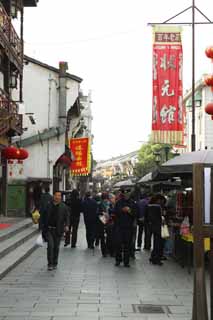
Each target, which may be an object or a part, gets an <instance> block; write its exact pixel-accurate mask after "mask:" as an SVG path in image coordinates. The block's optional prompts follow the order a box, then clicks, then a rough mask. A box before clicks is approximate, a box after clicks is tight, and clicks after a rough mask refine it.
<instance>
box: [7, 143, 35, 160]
mask: <svg viewBox="0 0 213 320" xmlns="http://www.w3.org/2000/svg"><path fill="white" fill-rule="evenodd" d="M2 157H3V158H5V159H19V160H25V159H27V158H28V157H29V153H28V151H27V150H25V149H22V148H20V149H17V148H16V147H13V146H9V147H6V148H5V149H3V150H2Z"/></svg>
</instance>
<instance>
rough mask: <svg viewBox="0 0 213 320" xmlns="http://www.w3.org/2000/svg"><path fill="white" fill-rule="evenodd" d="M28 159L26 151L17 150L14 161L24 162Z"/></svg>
mask: <svg viewBox="0 0 213 320" xmlns="http://www.w3.org/2000/svg"><path fill="white" fill-rule="evenodd" d="M28 157H29V153H28V151H27V150H26V149H22V148H20V149H17V152H16V159H19V160H25V159H27V158H28Z"/></svg>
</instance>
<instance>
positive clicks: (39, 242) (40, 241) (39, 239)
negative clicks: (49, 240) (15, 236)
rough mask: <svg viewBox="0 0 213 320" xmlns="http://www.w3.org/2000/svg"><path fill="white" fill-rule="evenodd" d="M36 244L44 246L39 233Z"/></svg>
mask: <svg viewBox="0 0 213 320" xmlns="http://www.w3.org/2000/svg"><path fill="white" fill-rule="evenodd" d="M36 245H37V246H38V247H43V246H44V240H43V237H42V235H41V234H39V236H38V237H37V239H36Z"/></svg>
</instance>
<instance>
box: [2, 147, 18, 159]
mask: <svg viewBox="0 0 213 320" xmlns="http://www.w3.org/2000/svg"><path fill="white" fill-rule="evenodd" d="M16 153H17V148H15V147H12V146H9V147H6V148H5V149H3V150H2V153H1V154H2V157H3V158H5V159H17V158H16Z"/></svg>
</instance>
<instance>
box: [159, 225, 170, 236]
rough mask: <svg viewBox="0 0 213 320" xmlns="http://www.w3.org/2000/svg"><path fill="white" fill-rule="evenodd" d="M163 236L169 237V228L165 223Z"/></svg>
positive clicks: (162, 230)
mask: <svg viewBox="0 0 213 320" xmlns="http://www.w3.org/2000/svg"><path fill="white" fill-rule="evenodd" d="M161 238H163V239H167V238H169V228H168V226H167V224H163V225H162V226H161Z"/></svg>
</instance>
